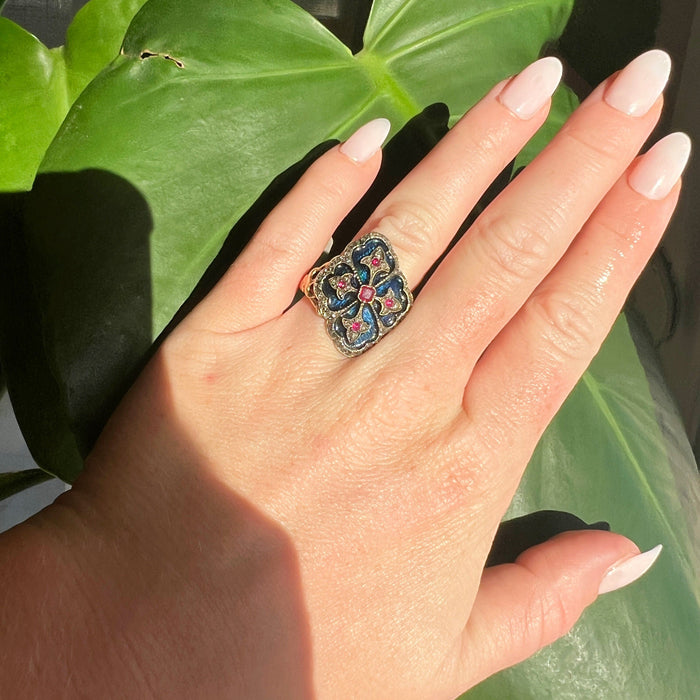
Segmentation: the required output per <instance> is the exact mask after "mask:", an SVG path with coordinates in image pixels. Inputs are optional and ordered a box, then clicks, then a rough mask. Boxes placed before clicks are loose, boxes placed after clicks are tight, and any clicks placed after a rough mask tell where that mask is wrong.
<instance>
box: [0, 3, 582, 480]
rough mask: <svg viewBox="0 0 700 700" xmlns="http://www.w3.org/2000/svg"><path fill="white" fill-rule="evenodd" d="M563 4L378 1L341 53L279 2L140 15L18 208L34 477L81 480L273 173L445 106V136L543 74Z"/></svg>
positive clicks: (20, 320)
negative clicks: (157, 347) (496, 92)
mask: <svg viewBox="0 0 700 700" xmlns="http://www.w3.org/2000/svg"><path fill="white" fill-rule="evenodd" d="M93 1H94V0H93ZM571 5H572V0H536V1H534V2H528V3H520V2H513V0H479V1H474V0H469V1H467V0H451V1H450V2H445V0H421V2H415V1H406V0H401V1H397V0H377V2H375V3H374V6H373V8H372V12H371V14H370V17H369V21H368V24H367V28H366V32H365V46H364V48H363V50H362V51H361V52H359V53H358V54H357V55H353V54H352V53H351V52H350V51H349V50H348V49H347V47H345V46H344V45H343V44H342V43H340V42H339V41H338V40H337V39H336V38H335V37H334V36H333V35H332V34H330V33H329V32H328V31H327V30H326V29H324V27H323V26H322V25H320V24H319V23H318V22H317V21H316V20H315V19H314V18H313V17H312V16H311V15H309V14H308V13H307V12H305V11H304V10H302V9H300V8H299V7H298V6H296V5H294V4H293V3H292V2H289V0H258V1H257V2H250V1H248V0H246V1H243V0H236V1H229V2H221V0H203V1H202V2H200V3H198V5H197V12H196V13H193V12H192V6H191V3H189V2H187V1H186V0H151V1H150V2H148V3H147V4H146V5H145V6H144V7H143V8H142V10H141V11H140V12H139V13H138V14H137V15H136V17H135V18H134V20H133V22H132V24H131V26H130V27H129V30H128V33H127V35H126V38H125V39H124V43H123V46H122V48H121V50H120V51H119V55H118V56H117V57H116V59H115V60H114V62H113V63H112V64H111V65H110V66H109V67H108V68H107V69H105V70H104V71H103V72H101V73H100V74H99V75H98V76H97V77H96V78H95V79H94V80H93V81H92V83H91V84H90V85H89V87H88V88H87V89H86V90H85V92H83V93H82V95H81V96H80V98H79V99H78V100H77V102H76V103H75V104H74V105H73V108H72V109H71V110H70V112H69V114H68V116H67V117H66V119H65V121H64V123H63V125H62V126H61V128H60V130H59V132H58V135H57V136H56V138H55V139H54V141H53V143H52V144H51V146H50V148H49V150H48V152H47V153H46V156H45V158H44V161H43V163H42V165H41V168H40V173H39V177H38V179H37V182H36V183H35V186H34V189H33V191H32V193H31V194H30V195H29V196H28V197H26V198H24V200H23V202H21V203H20V204H19V205H16V204H13V205H12V206H13V210H17V207H19V210H20V214H19V217H20V219H21V223H20V224H19V229H21V231H22V233H21V235H19V234H18V236H19V238H20V239H21V243H18V246H19V247H20V248H23V251H19V252H18V254H20V255H21V254H23V253H24V254H26V257H27V260H26V263H25V264H26V269H27V272H28V275H29V276H30V277H31V287H29V286H28V285H24V290H23V291H24V293H25V298H24V299H21V300H17V299H16V290H17V288H18V287H22V286H23V285H22V282H21V279H17V280H16V283H15V285H14V287H15V294H14V295H10V296H12V297H14V298H13V303H12V305H11V306H10V308H8V310H7V313H8V315H9V317H10V319H12V318H14V319H15V320H16V323H15V324H14V325H13V324H12V322H11V321H10V326H11V327H10V328H9V329H8V330H7V331H6V333H5V334H4V335H7V334H8V333H9V334H10V335H12V333H13V331H12V328H13V327H14V329H15V330H14V333H17V334H22V333H24V334H25V336H26V338H25V342H23V345H24V346H25V347H33V348H34V349H35V350H36V352H35V354H34V355H33V356H32V357H31V358H30V357H29V355H28V354H25V353H21V354H19V356H17V355H13V357H14V358H16V359H18V360H19V362H20V364H21V367H19V368H17V367H16V365H13V362H12V358H11V357H8V355H12V353H11V351H4V353H3V354H4V358H3V361H4V364H5V366H6V368H7V375H8V389H9V390H10V392H11V396H12V399H13V404H14V406H15V411H16V413H17V416H18V420H19V422H20V425H21V426H22V428H23V431H24V432H25V435H26V436H27V438H28V443H29V446H30V448H31V449H32V452H33V454H34V456H35V458H36V459H37V462H38V463H39V465H40V466H41V467H43V468H45V469H48V470H49V471H51V472H52V473H54V474H57V475H58V476H61V477H62V478H64V479H67V480H72V479H73V478H74V477H75V475H76V474H77V472H78V471H79V469H80V466H81V457H82V456H84V454H85V453H86V452H87V451H88V450H89V448H90V446H91V444H92V442H93V440H94V438H95V436H96V435H97V433H98V432H99V430H100V428H101V427H102V425H103V423H104V420H105V419H106V417H107V416H108V415H109V413H110V412H111V410H112V409H113V407H114V405H115V403H116V401H118V399H119V398H120V396H121V395H122V393H123V391H124V390H125V388H126V386H127V385H128V382H129V381H131V379H132V378H133V376H134V373H135V372H136V371H137V370H138V368H139V367H140V366H141V365H142V363H143V361H144V360H145V358H146V357H147V356H148V353H149V352H150V351H151V346H152V343H153V340H154V339H155V338H157V337H158V335H159V334H160V333H161V332H162V330H163V329H164V328H165V327H166V325H167V324H168V322H169V321H170V320H171V319H172V317H173V315H174V314H175V313H176V312H177V310H178V309H179V308H180V306H181V305H182V303H183V302H184V301H185V300H186V299H187V297H188V295H189V294H190V293H191V291H192V289H193V288H194V286H195V285H196V283H197V282H198V280H199V279H200V278H201V276H202V274H203V272H204V271H205V270H206V269H207V266H208V265H209V264H210V263H211V261H212V259H213V258H214V256H215V255H216V253H217V251H218V250H219V249H220V248H221V246H222V243H223V241H224V240H225V238H226V236H227V234H228V232H229V230H230V229H231V227H232V225H233V224H234V223H235V222H236V221H237V220H238V219H239V218H240V217H241V216H242V214H243V213H244V212H245V211H246V210H247V209H248V208H249V207H250V206H251V204H252V203H253V202H254V201H255V200H256V198H257V197H258V196H259V195H260V193H261V192H262V191H263V190H264V189H265V187H266V185H267V184H268V183H269V182H270V180H271V178H272V177H273V176H274V175H276V174H277V173H279V172H281V171H283V170H284V169H285V168H287V167H288V166H290V165H291V164H293V163H295V162H296V161H297V160H299V159H300V158H302V157H303V156H304V155H305V154H306V153H307V152H308V151H309V150H310V149H311V148H313V147H314V146H316V145H317V144H319V143H320V142H322V141H325V140H327V139H332V138H343V137H345V136H347V135H349V133H350V132H351V131H352V130H353V129H354V128H356V127H357V126H359V125H360V124H361V123H363V122H365V121H367V120H368V119H371V118H373V117H376V116H380V115H381V116H386V117H389V118H390V119H392V120H393V122H394V124H395V127H397V128H398V127H400V126H401V125H402V124H403V123H404V122H405V121H406V120H408V119H409V118H410V117H412V116H414V115H415V114H417V113H418V112H420V111H421V110H422V109H423V108H424V107H425V106H427V105H429V104H431V103H433V102H436V101H443V102H445V103H447V104H448V106H449V109H450V114H451V121H454V120H455V119H456V118H457V117H458V116H459V115H460V114H462V113H464V112H465V111H466V110H467V109H468V108H469V107H470V106H471V105H472V104H473V103H474V102H475V101H476V100H477V99H478V98H479V97H481V96H482V95H483V94H484V93H485V92H486V91H487V90H488V89H489V88H490V87H491V86H492V85H493V84H494V83H495V82H497V81H498V80H500V79H502V78H503V77H505V76H507V75H509V74H512V73H515V72H517V71H518V70H519V69H520V68H522V67H523V66H524V65H525V64H527V63H528V62H530V61H532V60H534V59H535V58H537V56H538V54H539V52H540V50H541V48H542V46H543V45H544V44H545V43H546V42H548V41H550V40H552V39H553V38H555V37H556V36H557V35H558V34H559V33H560V32H561V31H562V30H563V28H564V26H565V24H566V19H567V17H568V15H569V13H570V10H571ZM564 106H566V105H564ZM564 116H565V115H563V114H562V113H561V110H559V111H558V114H555V116H554V117H553V119H554V120H556V122H557V123H561V121H562V120H563V118H564ZM20 267H22V266H21V265H15V266H13V269H9V270H7V272H6V275H5V277H6V279H10V277H12V276H15V277H16V276H17V273H16V271H15V270H16V269H19V268H20ZM8 298H9V297H8ZM28 319H35V320H36V321H37V323H36V325H35V326H34V327H33V328H32V327H31V322H29V321H28ZM29 336H31V338H30V337H29ZM32 339H33V340H32ZM13 342H14V341H13ZM28 364H31V366H32V367H33V368H37V367H39V366H41V367H43V369H42V370H36V371H35V370H33V371H32V372H26V371H25V370H26V367H27V365H28ZM20 374H23V380H22V381H19V380H17V381H13V376H12V375H14V376H15V377H18V376H19V375H20ZM37 395H42V396H47V397H48V400H50V402H51V403H52V405H53V407H54V410H52V411H49V412H47V411H44V410H43V408H42V407H37V403H36V400H35V398H34V397H36V396H37ZM56 411H58V412H59V414H60V415H57V414H56ZM52 443H57V444H60V445H61V449H60V450H58V449H55V446H54V445H52ZM71 445H72V446H73V447H71ZM71 450H72V457H70V455H69V453H70V452H71Z"/></svg>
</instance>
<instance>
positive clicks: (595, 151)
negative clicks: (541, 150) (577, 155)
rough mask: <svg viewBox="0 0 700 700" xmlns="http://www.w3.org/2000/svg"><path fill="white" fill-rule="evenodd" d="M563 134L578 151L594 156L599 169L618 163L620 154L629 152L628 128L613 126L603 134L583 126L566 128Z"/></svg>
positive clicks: (587, 155)
mask: <svg viewBox="0 0 700 700" xmlns="http://www.w3.org/2000/svg"><path fill="white" fill-rule="evenodd" d="M561 133H562V137H563V138H565V139H568V140H569V141H570V142H571V143H572V145H573V147H574V149H575V150H576V151H581V153H582V155H584V156H585V157H590V156H591V155H592V156H594V157H595V162H596V165H597V167H598V168H599V167H601V166H603V167H604V166H607V165H613V164H614V163H617V162H618V161H619V159H620V154H621V153H626V151H627V150H628V146H627V142H628V141H629V129H628V128H622V127H617V128H615V127H613V126H611V127H609V128H607V129H606V130H605V132H604V133H601V131H600V130H595V131H594V130H591V129H586V128H583V127H581V126H564V128H563V129H562V132H561Z"/></svg>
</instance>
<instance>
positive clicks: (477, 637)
mask: <svg viewBox="0 0 700 700" xmlns="http://www.w3.org/2000/svg"><path fill="white" fill-rule="evenodd" d="M660 552H661V546H660V545H659V546H658V547H655V548H654V549H652V550H650V551H649V552H645V553H643V554H640V552H639V549H638V547H637V546H636V545H635V544H634V543H633V542H631V541H630V540H628V539H627V538H625V537H622V536H621V535H616V534H613V533H610V532H601V531H595V530H593V531H591V530H587V531H579V532H565V533H563V534H561V535H557V536H556V537H553V538H552V539H551V540H548V541H547V542H544V543H543V544H540V545H537V546H536V547H531V548H530V549H528V550H526V551H525V552H523V553H522V554H521V555H520V556H519V557H518V558H517V559H516V561H515V563H513V564H502V565H500V566H494V567H492V568H487V569H485V570H484V574H483V576H482V579H481V584H480V586H479V591H478V593H477V596H476V599H475V602H474V607H473V608H472V613H471V616H470V618H469V622H468V623H467V626H466V628H465V630H464V633H463V639H462V644H461V655H462V658H461V659H460V660H459V665H458V667H459V668H461V669H463V672H464V673H465V675H466V676H468V677H466V678H461V679H460V681H462V682H463V683H464V682H465V681H466V682H468V683H469V684H470V686H469V687H471V685H475V684H476V683H478V682H480V681H481V680H483V679H484V678H486V677H488V676H490V675H491V674H493V673H496V672H497V671H500V670H501V669H503V668H507V667H508V666H512V665H513V664H516V663H518V662H520V661H523V660H524V659H526V658H528V657H529V656H531V655H532V654H534V653H535V652H536V651H539V650H540V649H541V648H542V647H544V646H547V645H548V644H551V643H552V642H553V641H555V640H557V639H559V637H562V636H564V635H565V634H566V633H567V632H568V631H569V630H570V629H571V628H572V627H573V625H574V624H575V623H576V621H577V620H578V619H579V617H580V616H581V614H582V613H583V611H584V609H585V608H586V607H587V606H588V605H590V604H591V603H592V602H593V601H594V600H595V599H596V598H597V597H598V595H599V594H601V593H604V592H610V591H613V590H617V589H618V588H622V587H623V586H626V585H628V584H630V583H632V582H633V581H636V580H637V579H638V578H639V577H640V576H642V575H643V574H644V573H645V572H646V571H648V569H649V568H650V567H651V565H652V564H653V563H654V561H655V560H656V558H657V557H658V555H659V553H660Z"/></svg>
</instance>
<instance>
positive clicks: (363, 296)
mask: <svg viewBox="0 0 700 700" xmlns="http://www.w3.org/2000/svg"><path fill="white" fill-rule="evenodd" d="M375 294H376V292H375V291H374V287H366V286H364V285H363V286H362V287H360V294H359V297H360V301H364V302H365V303H366V304H369V302H370V301H372V299H374V295H375Z"/></svg>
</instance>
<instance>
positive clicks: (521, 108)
mask: <svg viewBox="0 0 700 700" xmlns="http://www.w3.org/2000/svg"><path fill="white" fill-rule="evenodd" d="M561 75H562V65H561V61H560V60H559V59H558V58H554V56H548V57H547V58H541V59H540V60H539V61H535V62H534V63H531V64H530V65H529V66H528V67H527V68H525V69H524V70H523V71H522V72H521V73H519V74H518V75H516V76H515V77H514V78H513V80H511V81H510V82H509V83H508V84H507V85H506V86H505V88H503V91H502V92H501V94H500V95H499V96H498V101H499V102H500V103H501V104H502V105H503V106H504V107H506V108H507V109H509V110H510V111H511V112H512V113H513V114H514V115H515V116H516V117H519V118H520V119H531V118H532V117H534V116H535V114H537V113H538V112H539V111H540V110H541V109H542V107H543V106H544V105H545V104H546V102H547V100H548V99H549V98H550V97H551V96H552V94H553V93H554V91H555V90H556V89H557V85H559V82H560V81H561Z"/></svg>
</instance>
